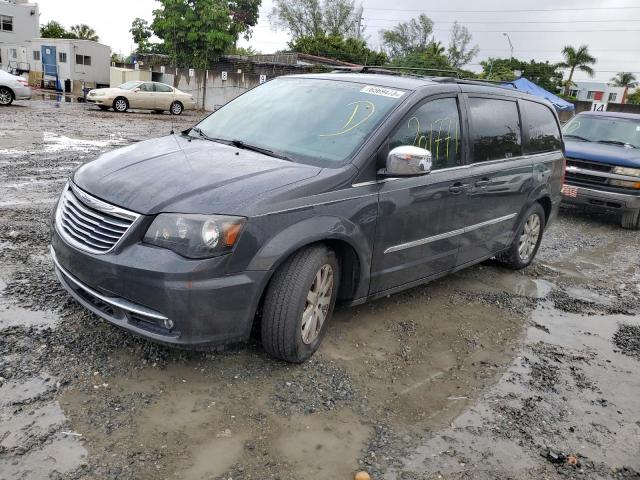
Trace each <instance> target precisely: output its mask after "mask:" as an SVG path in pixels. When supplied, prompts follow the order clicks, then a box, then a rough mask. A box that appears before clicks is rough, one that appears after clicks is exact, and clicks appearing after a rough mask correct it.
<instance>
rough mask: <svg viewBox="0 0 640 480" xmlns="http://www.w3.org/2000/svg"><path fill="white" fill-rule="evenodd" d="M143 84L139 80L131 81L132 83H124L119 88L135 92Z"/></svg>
mask: <svg viewBox="0 0 640 480" xmlns="http://www.w3.org/2000/svg"><path fill="white" fill-rule="evenodd" d="M141 83H142V82H140V81H137V80H131V81H130V82H126V83H123V84H122V85H120V86H119V87H118V88H121V89H122V90H133V89H134V88H135V87H137V86H138V85H140V84H141Z"/></svg>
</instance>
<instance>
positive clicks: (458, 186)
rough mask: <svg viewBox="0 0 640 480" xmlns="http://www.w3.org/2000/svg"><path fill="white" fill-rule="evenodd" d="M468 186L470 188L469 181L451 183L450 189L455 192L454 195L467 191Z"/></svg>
mask: <svg viewBox="0 0 640 480" xmlns="http://www.w3.org/2000/svg"><path fill="white" fill-rule="evenodd" d="M467 188H469V184H468V183H461V182H456V183H454V184H453V185H451V186H450V187H449V191H450V192H451V193H453V194H454V195H457V194H459V193H462V192H464V191H466V190H467Z"/></svg>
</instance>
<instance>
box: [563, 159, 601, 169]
mask: <svg viewBox="0 0 640 480" xmlns="http://www.w3.org/2000/svg"><path fill="white" fill-rule="evenodd" d="M567 166H571V167H579V168H584V169H585V170H596V171H598V172H610V171H611V168H612V167H611V165H607V164H605V163H598V162H589V161H587V160H578V159H577V158H567Z"/></svg>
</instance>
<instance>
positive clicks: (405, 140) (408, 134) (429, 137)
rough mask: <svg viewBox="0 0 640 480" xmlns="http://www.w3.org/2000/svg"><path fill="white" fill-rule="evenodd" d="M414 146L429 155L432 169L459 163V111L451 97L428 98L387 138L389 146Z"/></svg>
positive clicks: (456, 102)
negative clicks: (431, 157)
mask: <svg viewBox="0 0 640 480" xmlns="http://www.w3.org/2000/svg"><path fill="white" fill-rule="evenodd" d="M402 145H414V146H416V147H420V148H426V149H427V150H429V151H430V152H431V155H432V156H433V170H439V169H442V168H449V167H455V166H458V165H460V164H461V158H462V151H461V141H460V113H459V112H458V101H457V100H456V99H455V98H440V99H437V100H431V101H428V102H426V103H424V104H423V105H421V106H420V107H418V109H417V110H414V111H413V113H410V114H409V115H408V116H407V117H405V119H404V120H403V121H402V122H401V123H400V127H399V128H398V130H396V132H395V133H393V134H392V135H391V137H390V138H389V148H391V149H393V148H396V147H399V146H402Z"/></svg>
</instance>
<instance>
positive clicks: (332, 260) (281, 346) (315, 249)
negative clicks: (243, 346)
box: [261, 245, 340, 363]
mask: <svg viewBox="0 0 640 480" xmlns="http://www.w3.org/2000/svg"><path fill="white" fill-rule="evenodd" d="M326 266H329V267H330V270H331V271H332V274H333V279H332V280H333V281H332V284H331V288H330V292H331V293H330V295H331V297H330V300H329V301H328V307H327V309H326V310H324V309H323V312H326V313H325V317H324V320H323V321H322V324H321V327H320V328H319V329H316V330H314V335H316V336H315V337H314V338H313V339H311V338H308V339H307V340H304V339H303V335H304V333H303V332H304V330H303V326H304V325H305V322H303V313H305V311H308V309H310V311H311V312H313V311H314V308H318V305H319V303H318V302H316V304H315V306H314V305H312V304H311V302H309V301H308V296H309V295H311V293H310V292H312V291H313V288H314V286H315V285H316V282H317V281H316V276H317V275H318V274H321V273H320V272H322V271H326V270H323V269H326ZM339 279H340V265H339V263H338V259H337V257H336V254H335V253H334V252H333V251H332V250H330V249H329V248H327V247H326V246H323V245H317V246H312V247H308V248H304V249H302V250H300V251H298V252H296V253H295V254H294V255H293V256H291V257H290V258H289V259H287V261H286V262H285V263H284V264H282V265H281V266H280V268H278V270H277V271H276V273H275V274H274V276H273V279H272V280H271V282H270V284H269V287H268V288H267V292H266V295H265V300H264V308H263V314H262V325H261V337H262V345H263V347H264V349H265V350H266V351H267V352H268V353H269V354H271V355H272V356H274V357H276V358H279V359H281V360H284V361H286V362H291V363H302V362H304V361H305V360H307V359H308V358H309V357H311V355H313V353H314V352H315V351H316V350H317V349H318V347H319V346H320V343H321V342H322V339H323V337H324V335H325V333H326V331H327V326H328V324H329V321H330V320H331V316H332V314H333V309H334V306H335V303H336V297H337V292H338V286H339V285H338V282H339ZM318 298H320V296H318ZM324 298H326V297H324Z"/></svg>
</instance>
